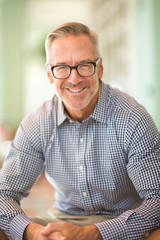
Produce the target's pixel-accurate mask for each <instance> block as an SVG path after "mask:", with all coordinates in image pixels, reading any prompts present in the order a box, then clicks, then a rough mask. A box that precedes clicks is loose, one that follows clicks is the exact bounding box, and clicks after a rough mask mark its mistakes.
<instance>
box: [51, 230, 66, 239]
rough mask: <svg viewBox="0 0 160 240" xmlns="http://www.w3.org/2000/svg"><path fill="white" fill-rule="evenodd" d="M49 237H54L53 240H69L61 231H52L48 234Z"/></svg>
mask: <svg viewBox="0 0 160 240" xmlns="http://www.w3.org/2000/svg"><path fill="white" fill-rule="evenodd" d="M47 239H52V240H67V239H66V237H64V236H63V235H62V233H61V232H58V231H57V232H52V233H51V234H49V235H48V236H47Z"/></svg>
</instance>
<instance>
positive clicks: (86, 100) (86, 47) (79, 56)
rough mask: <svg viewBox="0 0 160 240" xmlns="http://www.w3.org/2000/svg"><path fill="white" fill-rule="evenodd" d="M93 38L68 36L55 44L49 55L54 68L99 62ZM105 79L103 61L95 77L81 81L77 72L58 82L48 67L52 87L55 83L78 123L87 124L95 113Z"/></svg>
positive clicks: (83, 35) (67, 107) (68, 109)
mask: <svg viewBox="0 0 160 240" xmlns="http://www.w3.org/2000/svg"><path fill="white" fill-rule="evenodd" d="M98 57H99V56H98V54H97V53H96V51H95V49H94V47H93V44H92V42H91V40H90V38H89V37H88V36H87V35H85V34H80V35H77V36H73V35H67V36H65V37H63V38H57V39H55V40H54V41H53V43H52V45H51V49H50V54H49V64H50V65H51V66H54V65H59V64H67V65H70V66H74V65H77V64H79V63H82V62H95V61H96V60H97V59H98ZM102 75H103V66H102V59H101V60H100V63H99V64H98V65H97V67H96V71H95V74H94V75H92V76H90V77H81V76H79V75H78V73H77V71H76V70H75V69H73V70H72V72H71V75H70V76H69V77H68V78H67V79H63V80H61V79H56V78H54V77H53V75H52V72H51V70H50V68H49V67H48V77H49V80H50V83H55V89H56V93H57V95H58V96H59V97H60V98H61V99H62V101H63V103H64V105H65V107H66V109H67V111H68V113H69V114H70V116H71V117H72V118H73V119H75V120H80V121H82V120H84V119H85V118H86V117H88V116H89V115H90V114H91V113H92V112H93V110H94V107H95V104H96V102H97V99H98V95H99V90H100V82H99V79H101V77H102Z"/></svg>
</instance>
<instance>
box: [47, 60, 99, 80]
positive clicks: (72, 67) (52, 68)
mask: <svg viewBox="0 0 160 240" xmlns="http://www.w3.org/2000/svg"><path fill="white" fill-rule="evenodd" d="M100 59H101V58H100V57H99V58H98V59H97V60H96V61H95V62H82V63H79V64H77V65H75V66H70V65H68V64H58V65H54V66H51V65H50V64H48V67H49V68H50V70H51V72H52V75H53V77H54V78H56V79H62V80H63V79H67V78H69V77H70V75H71V72H72V70H73V69H76V71H77V73H78V75H79V76H80V77H90V76H92V75H94V74H95V71H96V66H97V65H98V63H99V62H100ZM87 63H91V64H93V66H94V71H93V73H92V74H90V75H87V76H82V75H80V74H79V72H78V66H79V65H83V64H87ZM59 66H67V67H69V68H70V73H69V75H68V76H67V77H65V78H57V77H55V75H54V72H53V70H54V68H55V67H59Z"/></svg>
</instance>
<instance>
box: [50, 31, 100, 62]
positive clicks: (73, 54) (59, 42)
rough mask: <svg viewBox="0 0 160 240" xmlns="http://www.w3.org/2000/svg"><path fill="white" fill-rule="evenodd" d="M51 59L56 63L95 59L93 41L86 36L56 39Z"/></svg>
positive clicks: (52, 46) (51, 51)
mask: <svg viewBox="0 0 160 240" xmlns="http://www.w3.org/2000/svg"><path fill="white" fill-rule="evenodd" d="M49 55H50V59H51V60H52V62H53V60H54V62H55V61H64V62H65V61H67V60H69V59H74V60H77V61H81V60H84V59H85V58H86V59H87V58H91V59H92V58H95V49H94V46H93V43H92V41H91V39H90V38H89V37H88V36H87V35H86V34H80V35H77V36H74V35H67V36H65V37H62V38H56V39H55V40H54V41H53V42H52V44H51V47H50V52H49Z"/></svg>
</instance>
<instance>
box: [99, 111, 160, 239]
mask: <svg viewBox="0 0 160 240" xmlns="http://www.w3.org/2000/svg"><path fill="white" fill-rule="evenodd" d="M125 141H126V143H125V144H126V149H125V153H127V155H128V164H127V172H128V175H129V177H130V179H131V181H132V183H133V185H134V187H135V189H136V190H137V192H138V194H139V195H140V197H141V198H142V199H144V201H143V203H142V204H141V205H140V206H139V207H138V208H136V209H131V210H128V211H126V212H124V213H123V214H121V215H120V216H119V217H117V218H115V219H112V220H109V221H105V222H101V223H98V224H96V226H97V227H98V229H99V231H100V233H101V235H102V238H103V239H104V240H106V239H110V240H119V239H123V240H128V239H130V240H132V239H133V240H138V239H140V238H142V237H143V236H145V235H147V234H148V233H150V232H152V231H153V230H155V229H156V228H158V227H159V226H160V134H159V132H158V130H157V128H156V126H155V124H154V122H153V120H152V119H151V117H150V115H149V114H148V113H146V112H145V111H144V109H142V110H141V113H140V117H139V116H138V115H136V114H135V116H132V117H130V120H129V122H128V126H127V129H126V139H125Z"/></svg>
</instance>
